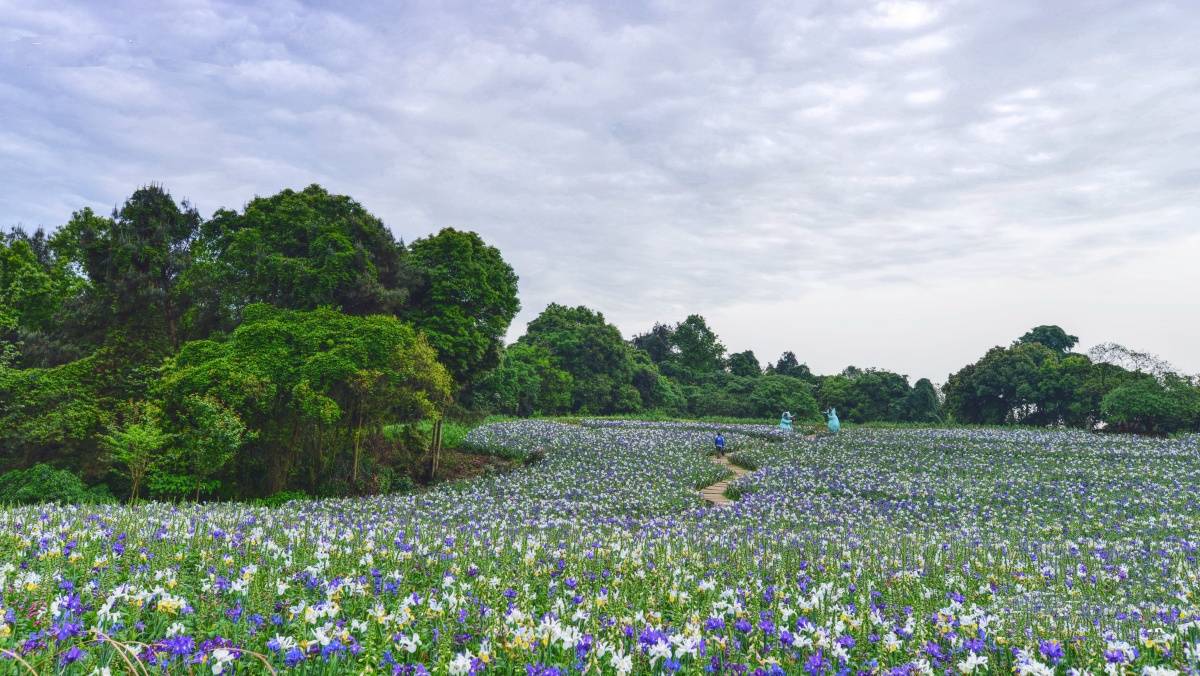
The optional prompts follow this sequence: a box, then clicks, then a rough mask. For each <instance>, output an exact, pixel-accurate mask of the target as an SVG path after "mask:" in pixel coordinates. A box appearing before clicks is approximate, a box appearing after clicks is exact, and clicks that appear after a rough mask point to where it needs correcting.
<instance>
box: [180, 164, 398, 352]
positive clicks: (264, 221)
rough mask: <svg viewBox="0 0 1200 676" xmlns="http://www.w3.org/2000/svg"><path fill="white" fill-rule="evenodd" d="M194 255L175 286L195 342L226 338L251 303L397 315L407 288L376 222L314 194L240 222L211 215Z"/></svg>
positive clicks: (229, 215) (252, 209) (234, 216)
mask: <svg viewBox="0 0 1200 676" xmlns="http://www.w3.org/2000/svg"><path fill="white" fill-rule="evenodd" d="M197 252H198V253H197V257H198V260H197V263H196V265H195V266H193V268H192V270H191V271H190V272H189V274H188V275H186V278H185V282H186V286H187V288H188V290H189V292H190V293H191V294H192V296H193V297H194V298H195V300H196V308H195V310H194V312H193V313H192V314H191V315H189V321H190V323H191V325H192V326H194V327H195V329H194V332H193V335H196V336H204V335H207V333H208V332H209V331H211V330H213V329H223V330H230V329H232V328H233V327H234V326H236V325H237V322H238V321H239V320H240V317H241V312H242V310H243V308H245V307H246V306H248V305H250V304H253V303H270V304H271V305H274V306H276V307H280V308H285V309H290V310H313V309H316V308H318V307H333V308H337V309H340V310H341V311H342V312H345V313H347V314H352V315H367V314H377V313H384V314H398V313H400V312H402V311H403V310H404V307H405V303H406V302H407V301H408V297H409V292H410V289H411V287H412V286H413V284H415V281H416V278H415V272H414V271H413V270H412V269H411V268H410V266H409V265H407V264H406V263H405V251H404V246H403V244H400V243H398V242H396V240H395V238H394V237H393V236H392V233H391V231H390V230H388V229H387V227H386V226H385V225H384V224H383V221H381V220H379V219H378V218H376V217H375V216H374V215H372V214H371V213H370V212H368V211H367V210H366V209H364V208H363V206H362V205H361V204H359V203H358V202H356V201H354V200H353V199H351V198H350V197H347V196H345V195H334V194H331V193H329V192H328V191H326V190H325V189H324V188H322V187H321V186H319V185H315V184H314V185H310V186H308V187H307V188H305V189H304V190H301V191H299V192H297V191H295V190H290V189H289V190H283V191H282V192H279V193H277V194H275V195H272V196H270V197H255V198H254V199H253V200H250V202H249V204H247V205H246V207H245V208H244V209H243V210H242V211H241V212H240V213H239V212H237V211H234V210H230V209H220V210H218V211H217V212H216V213H214V214H213V216H212V218H211V219H209V220H208V221H207V222H205V223H204V226H203V229H202V236H201V238H200V240H199V242H198V245H197Z"/></svg>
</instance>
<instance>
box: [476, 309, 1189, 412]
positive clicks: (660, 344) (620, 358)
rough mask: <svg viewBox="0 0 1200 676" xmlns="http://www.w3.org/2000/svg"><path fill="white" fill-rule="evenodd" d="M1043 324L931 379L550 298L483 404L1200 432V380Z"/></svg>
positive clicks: (492, 377) (701, 326) (480, 398)
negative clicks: (625, 331)
mask: <svg viewBox="0 0 1200 676" xmlns="http://www.w3.org/2000/svg"><path fill="white" fill-rule="evenodd" d="M1077 342H1078V339H1077V338H1076V337H1075V336H1071V335H1068V334H1067V333H1066V332H1065V331H1064V330H1063V329H1061V328H1060V327H1058V326H1038V327H1035V328H1033V329H1031V330H1030V331H1029V332H1027V333H1026V334H1024V335H1023V336H1021V337H1020V338H1018V339H1017V340H1016V341H1014V342H1013V343H1012V344H1011V345H1010V346H1008V347H999V346H998V347H994V348H992V349H991V350H989V351H988V352H987V354H985V355H984V356H983V357H982V358H981V359H980V360H979V361H978V362H976V363H974V364H969V365H967V366H965V367H963V368H962V369H961V370H959V371H958V372H956V373H953V374H950V376H949V377H948V378H947V381H946V383H945V385H944V386H943V387H942V388H941V392H940V393H939V390H938V388H936V387H935V386H934V385H933V383H932V382H930V381H929V380H928V379H927V378H921V379H919V380H917V381H916V382H914V383H911V384H910V383H909V380H908V377H907V376H905V375H903V374H899V373H894V372H892V371H887V370H884V369H877V368H859V367H857V366H847V367H846V368H845V369H843V370H842V371H841V372H840V373H837V374H834V375H817V374H814V373H813V372H812V370H811V369H810V368H809V367H808V366H807V365H806V364H804V363H802V362H800V361H799V360H798V359H797V357H796V355H795V353H793V352H791V351H786V352H784V353H783V354H782V355H781V356H780V357H779V358H778V360H776V361H775V362H774V363H772V364H767V366H766V367H765V368H764V367H763V366H762V365H761V363H760V362H759V360H758V358H757V357H756V356H755V354H754V353H753V352H752V351H749V350H747V351H742V352H734V353H732V354H729V353H727V350H726V348H725V346H724V345H723V344H722V343H721V341H720V339H719V338H718V336H717V335H716V334H715V333H714V332H713V331H712V329H711V328H709V326H708V324H707V322H706V321H705V320H704V318H703V317H701V316H699V315H691V316H689V317H687V318H686V319H684V320H683V321H681V322H678V323H676V324H664V323H658V324H655V325H654V326H653V327H652V328H651V329H650V330H648V331H646V332H645V333H642V334H638V335H635V336H633V337H632V338H631V339H630V340H629V341H624V340H622V338H621V335H620V332H619V331H618V330H617V328H616V327H615V326H613V325H612V324H609V323H607V322H606V321H605V320H604V317H603V315H601V314H600V313H598V312H594V311H592V310H589V309H587V308H584V307H577V308H567V307H563V306H561V305H551V306H550V307H548V308H546V310H545V311H544V312H543V313H542V314H541V315H540V316H539V317H538V318H537V319H535V320H534V321H533V322H531V323H530V325H529V330H528V332H527V333H526V335H524V336H522V337H521V338H520V339H519V340H518V341H517V342H516V343H515V344H514V345H512V346H510V347H509V348H508V349H507V350H506V351H505V353H504V355H503V356H502V357H501V360H500V365H499V368H497V369H496V370H495V371H492V372H491V373H490V374H488V375H487V376H485V377H484V378H483V379H482V380H481V381H480V382H479V384H478V387H477V388H476V390H475V392H474V393H473V397H474V398H473V405H475V406H477V407H479V408H483V409H486V410H490V411H495V412H501V413H508V414H512V415H522V416H525V415H549V414H562V413H589V414H627V413H636V412H639V411H644V410H654V411H658V412H663V413H667V414H670V415H678V416H693V417H706V416H713V417H744V418H765V417H774V416H778V415H779V414H780V412H782V411H784V410H789V411H791V412H792V413H793V414H794V415H796V416H798V417H799V418H801V419H817V418H819V416H820V412H822V411H828V410H829V409H831V408H834V409H837V411H838V413H839V416H840V417H841V418H842V419H843V420H846V421H849V422H859V423H862V422H896V423H959V424H981V425H1006V424H1019V425H1040V426H1044V425H1061V426H1066V427H1077V428H1084V429H1108V430H1112V431H1122V432H1138V433H1147V434H1169V433H1172V432H1178V431H1187V430H1200V382H1198V381H1197V379H1196V378H1195V377H1189V376H1186V375H1183V374H1180V373H1178V372H1177V371H1176V370H1175V369H1173V368H1172V367H1171V366H1170V365H1169V364H1167V363H1166V362H1163V361H1162V360H1159V359H1157V358H1156V357H1154V356H1153V355H1149V354H1147V353H1142V352H1137V351H1134V350H1130V349H1128V348H1125V347H1123V346H1121V345H1117V344H1114V343H1108V344H1104V345H1100V346H1098V347H1096V348H1094V349H1093V350H1092V351H1091V352H1090V353H1089V354H1086V355H1085V354H1078V353H1074V352H1071V350H1072V348H1074V346H1075V344H1076V343H1077Z"/></svg>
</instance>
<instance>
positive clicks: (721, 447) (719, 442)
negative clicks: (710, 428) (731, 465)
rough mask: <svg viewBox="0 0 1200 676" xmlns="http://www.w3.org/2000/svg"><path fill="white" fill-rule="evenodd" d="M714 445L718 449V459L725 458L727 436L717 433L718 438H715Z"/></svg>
mask: <svg viewBox="0 0 1200 676" xmlns="http://www.w3.org/2000/svg"><path fill="white" fill-rule="evenodd" d="M713 445H714V446H716V447H717V457H724V456H725V435H723V434H721V433H720V432H717V436H715V437H713Z"/></svg>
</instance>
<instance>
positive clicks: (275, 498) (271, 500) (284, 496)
mask: <svg viewBox="0 0 1200 676" xmlns="http://www.w3.org/2000/svg"><path fill="white" fill-rule="evenodd" d="M307 499H308V493H305V492H304V491H280V492H278V493H276V494H274V495H269V496H267V497H265V498H259V499H257V500H255V501H254V504H256V505H258V506H259V507H282V506H283V505H286V504H287V503H289V502H291V501H293V500H307Z"/></svg>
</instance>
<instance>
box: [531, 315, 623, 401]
mask: <svg viewBox="0 0 1200 676" xmlns="http://www.w3.org/2000/svg"><path fill="white" fill-rule="evenodd" d="M517 342H518V343H521V344H526V345H532V346H540V347H542V348H543V349H545V350H546V351H547V352H549V353H550V355H551V356H552V357H553V358H554V365H555V367H556V368H559V369H561V370H563V371H565V372H567V373H569V374H571V378H572V379H573V381H574V391H573V396H572V402H571V408H572V409H573V410H576V411H581V410H582V411H587V412H590V413H600V414H608V413H623V412H629V411H636V410H638V409H640V408H641V407H642V405H643V402H642V401H641V399H640V395H639V393H638V390H637V388H636V387H634V385H633V375H634V369H635V361H634V354H635V349H634V348H633V347H632V346H630V345H629V344H628V343H626V342H625V341H624V340H623V339H622V338H621V332H620V331H619V330H618V329H617V327H615V326H613V325H612V324H609V323H608V322H607V321H605V319H604V315H602V314H600V313H599V312H595V311H593V310H590V309H588V308H586V307H583V306H579V307H573V308H572V307H566V306H564V305H559V304H557V303H551V304H550V305H549V306H547V307H546V309H545V310H543V311H542V313H541V314H540V315H538V316H537V317H536V318H535V319H534V320H533V321H531V322H529V327H528V329H527V331H526V333H525V335H524V336H522V337H521V338H520V340H518V341H517Z"/></svg>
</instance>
